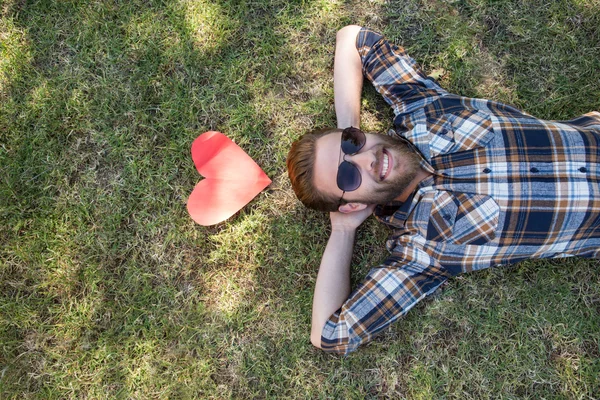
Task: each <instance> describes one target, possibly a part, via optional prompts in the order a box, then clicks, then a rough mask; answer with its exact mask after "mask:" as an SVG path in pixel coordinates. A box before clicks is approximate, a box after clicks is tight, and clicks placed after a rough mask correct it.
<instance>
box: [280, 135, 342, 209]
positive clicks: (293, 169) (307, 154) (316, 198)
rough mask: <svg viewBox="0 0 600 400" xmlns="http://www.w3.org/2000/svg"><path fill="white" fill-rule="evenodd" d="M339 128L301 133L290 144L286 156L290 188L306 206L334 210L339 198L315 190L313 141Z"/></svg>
mask: <svg viewBox="0 0 600 400" xmlns="http://www.w3.org/2000/svg"><path fill="white" fill-rule="evenodd" d="M334 132H339V129H335V128H326V129H317V130H315V131H312V132H309V133H306V134H304V135H302V136H301V137H300V138H299V139H298V140H297V141H295V142H294V143H293V144H292V147H291V148H290V152H289V153H288V157H287V161H286V163H287V169H288V175H289V176H290V181H291V182H292V188H293V189H294V192H295V193H296V196H297V197H298V199H299V200H300V201H301V202H302V203H304V205H305V206H306V207H309V208H312V209H315V210H319V211H336V210H337V208H338V206H339V204H338V201H339V199H338V198H336V197H334V196H331V195H328V194H325V193H322V192H320V191H318V190H317V188H316V187H315V184H314V176H313V173H314V165H315V157H316V156H315V153H316V151H315V150H316V149H315V143H316V142H317V139H319V138H321V137H323V136H325V135H328V134H330V133H334Z"/></svg>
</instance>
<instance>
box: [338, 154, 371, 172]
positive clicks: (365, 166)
mask: <svg viewBox="0 0 600 400" xmlns="http://www.w3.org/2000/svg"><path fill="white" fill-rule="evenodd" d="M344 160H346V161H350V162H352V163H353V164H354V165H356V166H358V167H359V168H360V169H361V170H363V171H366V172H373V171H374V170H375V166H376V164H377V157H376V155H375V152H374V151H371V150H367V151H361V152H359V153H356V154H352V155H350V154H346V155H345V157H344Z"/></svg>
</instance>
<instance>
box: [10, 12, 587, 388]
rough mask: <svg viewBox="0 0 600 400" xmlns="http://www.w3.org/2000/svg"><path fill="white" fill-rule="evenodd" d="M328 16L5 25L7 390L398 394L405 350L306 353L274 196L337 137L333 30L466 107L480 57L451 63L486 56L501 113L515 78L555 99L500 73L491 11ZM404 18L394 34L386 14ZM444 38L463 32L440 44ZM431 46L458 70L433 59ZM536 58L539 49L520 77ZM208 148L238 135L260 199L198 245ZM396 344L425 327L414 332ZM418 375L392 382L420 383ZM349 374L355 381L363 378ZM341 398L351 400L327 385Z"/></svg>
mask: <svg viewBox="0 0 600 400" xmlns="http://www.w3.org/2000/svg"><path fill="white" fill-rule="evenodd" d="M7 4H8V3H7ZM328 4H329V3H327V4H325V3H323V2H318V1H313V2H310V1H295V2H285V1H279V2H277V1H275V2H270V3H269V4H263V3H259V2H252V3H248V2H243V1H239V2H238V1H217V2H178V1H162V2H159V1H155V2H145V1H135V2H125V3H123V2H101V3H99V2H93V3H89V2H77V1H69V2H54V3H48V2H31V3H29V2H21V1H13V2H10V4H9V5H8V6H5V8H4V9H3V10H2V12H3V14H2V16H3V19H5V20H6V21H10V24H12V25H10V26H11V27H10V29H12V30H13V31H14V32H17V33H18V34H17V37H18V38H19V42H18V43H16V44H14V45H13V46H14V47H13V48H14V49H17V50H18V51H19V52H20V53H18V54H17V56H18V57H20V58H18V60H17V61H18V62H17V63H16V64H15V65H16V66H17V67H16V68H15V69H14V70H11V72H10V75H9V78H10V79H9V80H8V81H7V82H8V83H7V86H4V87H2V93H1V95H2V100H3V105H2V106H0V110H1V111H0V112H1V117H2V118H0V135H1V136H0V138H1V143H0V144H1V146H0V171H1V172H2V178H1V179H2V181H1V182H2V183H1V184H0V190H1V191H2V196H0V197H1V199H0V210H1V211H0V217H1V219H2V224H1V225H2V227H0V235H1V236H0V240H1V242H2V245H3V253H2V263H3V266H2V268H3V269H2V271H1V273H2V275H1V276H2V280H1V282H0V285H1V291H2V301H3V307H2V308H3V316H2V319H3V324H2V328H1V329H2V331H1V335H2V338H3V342H4V345H3V347H2V356H3V358H4V359H5V360H10V361H9V363H8V364H7V367H6V368H5V369H4V370H3V373H2V377H1V378H0V383H1V385H2V389H1V390H2V391H3V392H5V393H8V394H9V395H11V394H12V395H15V394H16V393H19V394H29V395H33V394H36V393H39V394H40V395H42V396H46V397H68V396H88V397H105V396H116V397H160V396H161V395H165V393H166V396H170V397H185V396H194V395H195V396H199V395H203V394H209V395H210V396H213V397H219V396H220V397H228V396H231V395H236V396H241V395H250V396H251V395H253V394H256V395H259V396H260V395H262V396H267V395H272V394H274V393H275V394H277V393H278V394H281V393H287V394H289V395H290V396H294V395H298V393H302V392H301V390H302V389H303V386H304V384H305V383H307V382H309V383H311V382H313V383H314V382H317V383H320V385H318V386H316V388H315V389H314V392H313V393H314V395H315V397H316V396H318V395H319V392H318V391H319V390H320V389H322V388H323V385H325V386H332V387H333V388H332V389H330V390H331V391H330V392H328V393H331V394H332V396H335V397H348V396H351V395H356V396H360V395H365V394H371V395H376V394H382V393H383V394H385V393H386V392H385V391H386V390H389V391H388V393H392V391H391V390H392V389H390V388H394V387H395V386H394V385H389V386H388V389H386V388H385V387H384V386H385V385H384V384H383V383H382V384H381V385H379V386H377V385H375V384H373V382H376V381H377V379H378V378H379V379H380V380H379V381H382V379H381V378H383V380H385V379H392V377H391V376H387V375H385V370H386V369H387V370H393V368H394V365H396V364H394V362H395V360H392V358H393V356H395V355H396V353H399V352H401V351H407V350H411V346H413V342H410V340H411V338H408V337H407V336H410V335H409V334H407V333H405V332H404V331H401V332H404V333H402V334H401V335H399V337H400V338H401V339H402V338H403V339H402V340H401V342H402V343H400V344H395V343H387V344H382V343H381V342H378V343H376V344H375V345H374V346H373V347H372V348H371V349H369V350H366V352H365V355H364V356H360V355H358V356H354V358H353V359H351V360H350V361H345V360H340V359H336V358H328V357H327V356H324V355H320V353H318V352H315V351H314V350H312V348H311V347H310V345H308V335H307V332H308V327H309V324H310V321H309V319H310V315H309V314H310V312H309V310H310V301H311V297H312V286H313V282H314V278H315V275H316V264H317V263H318V261H319V259H320V255H321V252H322V249H323V248H324V244H325V241H326V239H327V229H328V224H327V220H326V218H325V217H324V216H322V215H318V214H315V213H312V212H309V211H306V210H304V209H303V208H301V206H299V205H298V203H297V202H295V200H293V197H289V196H291V194H290V193H291V192H290V188H289V184H288V183H287V180H286V177H285V170H284V159H285V156H286V154H287V148H288V147H289V144H290V143H291V141H292V140H293V139H294V138H295V137H296V136H298V134H299V133H300V132H301V131H304V130H308V129H310V128H311V127H314V126H322V125H329V124H332V123H333V108H332V92H331V76H330V73H331V65H332V61H331V54H332V51H333V40H334V36H335V31H336V29H338V28H340V27H341V26H342V25H343V24H346V23H361V24H362V23H365V24H369V25H370V23H371V22H372V23H373V24H375V25H376V28H383V27H385V26H388V28H387V32H389V33H390V32H391V33H392V34H393V35H396V37H401V38H404V37H407V38H414V39H415V41H414V42H413V44H412V45H411V46H412V47H414V49H415V50H416V57H415V58H417V59H419V58H420V57H419V56H420V55H425V54H426V52H428V51H430V50H432V52H433V54H434V55H433V56H429V58H426V63H427V64H428V65H436V63H438V62H439V63H441V65H443V66H444V67H445V68H446V69H448V70H449V71H451V74H452V75H451V77H450V78H448V81H447V82H448V83H450V85H451V86H452V87H453V88H454V89H457V90H458V91H461V90H464V91H466V93H464V92H463V94H471V93H477V92H471V91H470V90H473V89H470V88H469V89H467V86H470V84H471V83H475V84H479V83H481V81H480V80H478V79H479V78H472V76H473V75H475V76H477V75H478V73H479V72H481V71H482V70H483V69H485V65H486V64H485V63H483V64H479V61H477V59H476V57H477V56H478V54H479V53H477V51H475V50H474V51H475V53H474V54H471V53H469V52H468V51H470V50H469V49H476V50H477V49H478V48H479V47H477V44H478V43H480V42H481V40H483V42H482V43H484V44H486V46H487V50H485V49H484V50H481V51H485V52H487V53H486V54H489V56H486V57H488V58H489V59H499V60H501V61H500V64H499V65H500V74H501V76H503V77H504V78H502V79H505V81H501V82H500V84H501V86H503V87H504V88H508V89H506V90H507V93H508V94H506V96H507V97H511V98H513V97H514V99H515V100H516V102H517V103H519V102H520V101H521V102H528V101H533V99H535V97H526V96H524V95H523V94H521V89H519V85H524V82H521V83H518V84H517V83H513V78H514V77H513V75H518V76H521V75H520V74H521V73H522V72H519V71H521V70H523V69H524V70H525V71H526V72H525V74H524V75H523V76H525V77H526V78H525V80H526V79H529V77H531V76H536V75H544V76H545V78H544V79H546V80H544V81H543V82H555V81H559V80H560V79H559V78H560V76H561V75H560V73H562V72H561V71H560V70H558V69H550V70H549V71H545V70H544V69H541V68H538V67H536V66H535V64H536V62H535V61H530V62H527V63H526V64H525V66H526V67H527V68H524V67H522V64H518V65H517V67H510V65H511V64H510V63H511V62H515V61H511V59H510V56H511V54H513V53H514V54H515V55H517V56H518V57H522V56H523V57H524V56H525V54H523V52H526V51H527V48H529V46H526V47H527V48H526V49H525V50H523V49H522V48H521V47H518V44H519V42H518V40H516V39H515V40H514V47H509V48H508V50H506V48H504V47H500V46H498V47H496V46H495V44H494V41H495V40H497V39H501V38H503V37H504V36H502V35H504V34H506V35H508V33H506V32H512V31H513V30H514V29H512V30H511V28H510V26H511V24H512V22H511V21H506V20H504V19H503V18H504V9H503V8H502V7H505V6H502V5H501V6H498V7H497V8H492V10H491V11H489V10H487V9H485V8H481V9H478V8H474V9H468V7H466V5H464V4H463V3H460V4H457V5H456V6H454V5H448V4H449V3H444V4H441V3H439V4H438V3H435V4H433V5H432V4H429V5H427V4H425V2H424V3H422V4H421V3H418V2H391V3H389V4H388V8H386V9H384V11H382V10H381V9H380V8H379V7H378V6H371V5H370V4H367V3H366V2H349V3H347V4H345V5H344V7H345V8H344V9H342V10H341V11H340V10H336V9H335V5H331V10H330V9H328V8H327V7H330V6H329V5H328ZM332 4H334V3H332ZM453 4H454V3H453ZM502 4H508V5H509V6H510V4H512V3H502ZM422 5H423V6H427V7H429V8H428V9H427V10H428V11H426V12H425V11H423V10H421V9H420V8H419V6H422ZM355 6H356V8H355ZM438 6H439V7H438ZM320 7H321V8H320ZM411 7H412V8H414V12H413V13H412V14H410V15H408V16H407V15H406V13H405V12H404V11H403V13H402V14H401V15H395V14H394V11H393V10H395V9H398V10H410V9H411ZM448 7H449V8H448ZM461 7H462V8H461ZM506 7H508V6H506ZM385 10H388V11H385ZM444 10H446V11H448V10H449V12H448V13H445V11H444ZM452 10H456V14H455V12H454V11H452ZM511 10H512V8H511ZM338 11H339V12H338ZM385 13H389V15H390V16H389V21H390V24H386V23H385V22H386V19H385V18H383V17H382V16H383V15H384V14H385ZM444 13H445V14H444ZM489 15H491V17H489ZM424 16H428V17H429V18H430V19H431V20H430V21H429V22H427V21H426V19H425V17H424ZM488 17H489V18H491V19H492V20H494V18H498V19H499V21H498V22H494V23H493V24H497V25H498V26H499V27H501V28H498V30H497V31H494V30H493V29H492V30H490V32H487V31H486V30H485V28H484V26H483V25H481V23H482V22H481V21H482V20H483V21H486V20H487V19H486V18H488ZM395 18H398V19H395ZM444 18H445V19H444ZM471 20H475V21H479V24H475V25H474V26H471V25H470V22H471ZM586 21H587V20H586ZM404 22H408V24H405V23H404ZM456 24H459V25H460V26H463V27H464V28H463V29H456V30H452V28H453V27H455V26H457V25H456ZM582 24H583V25H582V26H584V27H586V28H584V30H589V31H590V33H587V34H586V35H591V36H590V39H589V42H585V43H586V44H584V46H583V48H584V49H589V48H590V46H591V44H592V41H593V38H594V37H597V36H594V35H597V30H594V28H593V27H591V25H589V22H585V21H584V22H582ZM494 26H496V25H494ZM7 29H8V28H7ZM536 29H538V28H536ZM539 29H541V28H539ZM540 31H541V30H540ZM494 32H496V33H494ZM531 32H533V33H535V32H536V30H535V29H534V30H532V31H531ZM512 34H514V33H512ZM533 36H534V35H533ZM533 36H532V38H530V40H533ZM586 37H587V36H586ZM482 38H483V39H482ZM436 40H437V41H439V42H436ZM527 43H531V42H527ZM474 44H475V47H472V46H473V45H474ZM446 46H449V47H451V48H452V49H453V51H451V52H448V53H446V52H445V50H444V49H445V47H446ZM461 46H462V47H461ZM465 49H467V50H468V51H467V53H464V52H463V50H465ZM481 49H483V48H481ZM562 51H563V52H566V50H562ZM436 54H437V55H439V56H436ZM544 54H546V52H545V51H544V52H536V53H535V56H534V58H533V60H536V59H538V58H542V57H543V55H544ZM436 57H438V58H436ZM505 57H509V58H508V61H502V60H503V59H504V58H505ZM536 57H537V58H536ZM578 62H579V63H582V62H583V61H578ZM463 64H464V65H463ZM519 65H521V67H519ZM591 65H592V66H593V65H594V64H591ZM511 68H513V69H514V72H511ZM592 76H597V75H592ZM471 79H474V81H471ZM504 82H506V84H505V83H504ZM543 82H542V84H545V83H543ZM596 82H598V80H596ZM577 87H578V88H580V89H581V88H582V86H577ZM583 87H584V89H585V86H583ZM590 88H591V89H590ZM513 89H514V92H510V91H512V90H513ZM588 89H590V90H592V92H590V93H593V90H594V88H593V86H591V87H589V88H588ZM477 90H487V89H485V88H484V89H477ZM576 90H578V89H576ZM586 90H587V89H586ZM483 93H486V92H483ZM514 93H516V94H514ZM585 93H587V92H585ZM500 95H501V96H503V94H502V92H500ZM371 97H372V96H371ZM500 100H503V99H502V98H501V99H500ZM367 102H368V103H372V105H370V106H368V107H367V110H366V112H367V113H371V114H372V115H374V117H373V120H378V119H380V118H381V115H386V113H389V111H388V110H387V108H386V110H385V111H382V112H381V113H379V110H380V109H381V108H382V107H385V106H384V105H383V104H382V103H381V102H377V101H367ZM561 104H562V105H561ZM596 104H597V103H596ZM579 106H580V107H582V108H583V107H584V106H585V104H583V103H580V105H579ZM553 107H555V108H552V109H551V110H549V111H548V113H549V114H554V113H557V115H560V112H563V111H562V109H561V107H565V105H564V103H556V105H554V106H553ZM569 112H570V111H569ZM373 124H376V122H373ZM209 129H217V130H221V131H223V132H225V133H226V134H228V135H229V136H231V137H232V138H234V139H235V140H236V141H237V142H238V143H239V144H240V145H241V146H242V147H243V148H244V149H246V150H247V151H248V152H249V153H250V155H251V156H252V157H254V158H255V159H256V160H257V161H258V162H259V164H260V165H261V166H262V167H263V168H264V169H265V170H266V171H267V173H268V174H269V175H270V176H271V177H272V178H274V184H273V185H272V186H271V188H270V189H268V190H267V191H265V192H264V193H262V194H261V195H260V196H258V197H257V199H255V200H254V201H253V202H252V203H251V204H250V205H249V206H247V207H246V208H245V209H244V210H243V211H242V212H240V213H238V214H236V215H235V216H234V217H233V218H232V219H231V220H230V221H228V222H225V223H223V224H220V225H218V226H215V227H210V228H201V227H197V226H195V225H194V224H193V223H192V222H191V221H190V219H189V218H188V216H187V214H186V211H185V201H186V199H187V195H188V194H189V192H190V191H191V189H192V188H193V186H194V184H195V183H196V181H197V180H198V179H199V177H198V175H197V173H196V172H195V170H194V167H193V165H192V162H191V160H190V157H189V146H190V144H191V142H192V140H193V139H194V138H195V137H196V136H197V135H198V134H199V133H201V132H203V131H205V130H209ZM369 229H371V230H372V231H373V232H375V230H376V229H377V228H376V227H374V226H372V227H370V228H369ZM370 236H375V235H369V234H362V240H361V244H359V247H360V249H361V250H360V251H359V254H358V259H357V261H358V263H359V264H360V265H361V268H364V269H366V268H368V266H369V265H370V264H372V263H374V262H375V263H376V262H378V261H379V259H374V258H376V257H377V256H373V254H372V253H373V249H375V248H376V247H375V246H376V245H377V243H376V242H374V241H372V240H373V239H371V238H370ZM370 240H371V241H370ZM380 254H381V253H379V252H377V255H380ZM358 275H360V274H356V275H355V276H354V277H355V278H356V279H359V276H358ZM417 311H419V310H417ZM433 315H434V316H435V312H433ZM430 320H431V319H430ZM455 323H456V324H457V326H459V325H460V323H461V321H458V322H455ZM408 327H409V328H406V329H409V330H410V329H411V327H412V328H416V330H424V328H426V327H424V325H423V323H421V322H419V318H418V317H413V318H412V319H411V320H409V325H408ZM465 329H466V328H465ZM426 339H427V337H426V335H425V338H424V339H422V341H423V342H426ZM442 342H443V341H442V340H441V339H440V340H438V341H437V342H435V343H438V344H440V343H442ZM407 343H408V344H407ZM417 344H418V343H417ZM417 344H415V345H414V346H415V347H418V346H417ZM454 344H456V343H454ZM394 346H396V347H394ZM440 346H441V344H440ZM456 347H457V348H458V345H456ZM380 349H387V350H389V349H391V350H390V352H388V353H386V354H387V357H388V358H387V359H386V356H385V355H384V357H374V356H373V352H374V351H377V350H380ZM413 350H414V349H413ZM428 356H430V353H427V352H424V356H423V357H425V358H426V357H428ZM382 359H383V360H384V361H381V360H382ZM315 360H317V361H315ZM385 360H386V361H385ZM381 362H383V364H381ZM440 362H441V363H443V362H446V363H447V360H444V359H442V360H440ZM386 363H387V364H386ZM415 363H417V364H418V361H417V360H414V359H412V360H411V359H408V360H405V361H403V362H402V366H403V367H405V366H406V367H407V369H408V368H409V367H411V366H414V369H415V370H418V369H420V368H424V367H423V366H422V365H420V364H418V365H417V364H415ZM382 365H383V367H385V366H390V368H383V367H382ZM365 369H369V370H370V372H369V373H368V374H365V375H364V378H365V379H362V375H361V374H362V371H363V370H365ZM315 370H316V371H317V372H316V373H315V372H314V371H315ZM281 371H283V372H281ZM438 372H439V371H438ZM428 373H431V374H435V371H434V372H431V370H430V371H425V372H423V374H424V375H426V374H428ZM492 376H493V374H492ZM337 379H339V380H340V381H341V382H346V383H347V384H348V385H347V389H340V386H335V385H336V380H337ZM393 379H396V380H397V381H400V384H402V383H403V381H402V379H403V378H398V377H395V378H393ZM404 379H406V381H405V382H404V383H406V382H408V381H409V380H410V379H411V378H410V377H408V378H404ZM365 380H368V381H370V382H371V383H370V384H369V385H367V384H366V383H365ZM384 383H385V384H386V385H387V384H388V383H389V382H384ZM307 385H308V384H307ZM400 386H401V385H400ZM405 387H410V385H405ZM365 388H366V389H365ZM344 390H347V392H346V391H344ZM365 390H367V391H369V392H368V393H366V392H365ZM403 390H405V389H403ZM439 390H441V389H439ZM437 393H440V392H437ZM336 395H339V396H336ZM345 395H348V396H345ZM363 397H364V396H363Z"/></svg>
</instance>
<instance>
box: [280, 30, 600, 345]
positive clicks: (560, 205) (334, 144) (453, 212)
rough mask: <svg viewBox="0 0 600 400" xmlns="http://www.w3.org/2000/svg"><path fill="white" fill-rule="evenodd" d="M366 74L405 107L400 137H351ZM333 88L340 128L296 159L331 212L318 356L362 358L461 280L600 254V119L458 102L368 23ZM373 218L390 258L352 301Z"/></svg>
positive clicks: (293, 171) (307, 139) (297, 146)
mask: <svg viewBox="0 0 600 400" xmlns="http://www.w3.org/2000/svg"><path fill="white" fill-rule="evenodd" d="M363 75H364V76H365V77H366V78H367V79H368V80H369V81H371V83H372V84H373V85H374V87H375V88H376V89H377V91H378V92H379V93H380V94H381V95H382V96H383V97H384V98H385V100H386V101H387V102H388V103H389V104H390V105H391V106H392V107H393V109H394V113H395V119H394V125H395V132H392V133H391V135H390V136H383V135H376V134H364V133H362V132H361V131H360V130H358V129H356V128H353V127H358V126H360V97H361V91H362V82H363ZM334 93H335V108H336V116H337V121H338V127H339V128H343V129H331V130H326V131H318V132H315V133H312V134H308V135H304V136H303V137H302V138H300V139H299V140H298V141H297V142H296V143H294V145H293V146H292V148H291V150H290V154H289V156H288V161H287V163H288V171H289V175H290V180H291V182H292V186H293V188H294V191H295V192H296V194H297V196H298V198H299V199H300V200H302V202H303V203H304V204H306V205H307V206H309V207H312V208H315V209H319V210H323V211H331V213H330V218H331V227H332V228H331V236H330V238H329V241H328V243H327V246H326V249H325V252H324V254H323V258H322V261H321V265H320V269H319V273H318V276H317V282H316V286H315V294H314V300H313V315H312V331H311V342H312V343H313V344H314V345H315V346H316V347H319V348H322V349H323V350H326V351H334V352H339V353H348V352H350V351H353V350H355V349H356V348H357V347H358V346H359V345H360V344H362V343H365V342H367V341H369V340H370V339H371V338H372V337H373V336H374V335H375V334H377V333H378V332H380V331H381V330H383V329H384V328H386V327H387V326H389V325H390V324H391V323H392V322H394V321H395V320H397V319H398V318H399V317H401V316H402V315H404V314H406V312H407V311H408V310H409V309H410V308H411V307H412V306H414V305H415V304H416V303H417V302H418V301H420V300H421V299H423V298H424V297H425V296H427V295H429V294H431V293H432V292H434V291H435V290H436V289H437V288H438V287H439V286H440V285H442V284H443V283H444V282H445V281H446V280H447V279H448V278H450V277H452V276H454V275H457V274H460V273H465V272H470V271H474V270H479V269H483V268H488V267H491V266H495V265H500V264H513V263H516V262H519V261H521V260H524V259H527V258H551V257H568V256H575V255H577V256H583V257H594V258H598V256H599V255H600V175H599V172H600V147H599V146H598V141H599V139H600V113H597V112H594V113H589V114H586V115H584V116H581V117H579V118H576V119H574V120H571V121H565V122H556V121H542V120H539V119H537V118H534V117H532V116H530V115H528V114H526V113H524V112H522V111H519V110H517V109H514V108H512V107H510V106H507V105H504V104H500V103H497V102H493V101H489V100H483V99H470V98H465V97H461V96H457V95H453V94H450V93H448V92H446V91H445V90H443V89H442V88H441V87H440V86H439V85H438V84H437V83H436V82H435V81H434V80H433V79H431V78H427V77H426V76H425V74H424V73H423V71H422V70H421V69H420V67H419V66H418V65H417V64H416V63H415V61H414V60H412V59H411V58H410V57H408V56H407V55H406V53H405V52H404V50H403V49H401V48H398V47H396V46H394V45H392V44H390V43H389V42H387V41H386V40H385V39H384V38H383V37H381V35H379V34H378V33H376V32H373V31H370V30H368V29H365V28H361V27H359V26H348V27H345V28H343V29H342V30H340V31H339V32H338V35H337V44H336V51H335V66H334ZM376 205H378V206H377V207H376ZM373 210H375V215H376V217H377V218H378V219H379V220H380V221H381V222H383V223H384V224H386V225H388V226H390V227H391V228H392V229H393V233H392V235H391V236H390V238H389V240H388V241H387V248H388V250H389V251H390V253H391V254H390V256H389V257H388V258H387V259H386V260H385V261H384V262H383V263H382V264H381V265H379V266H378V267H376V268H373V269H372V270H371V271H370V272H369V274H368V275H367V277H366V278H365V280H364V281H363V282H361V283H360V284H359V286H358V287H357V288H356V289H355V290H354V292H352V294H350V283H349V269H350V261H351V258H352V252H353V243H354V236H355V231H356V229H357V227H358V226H359V225H360V224H361V223H362V222H363V221H364V220H365V219H366V218H367V217H368V216H369V215H370V214H371V213H372V212H373Z"/></svg>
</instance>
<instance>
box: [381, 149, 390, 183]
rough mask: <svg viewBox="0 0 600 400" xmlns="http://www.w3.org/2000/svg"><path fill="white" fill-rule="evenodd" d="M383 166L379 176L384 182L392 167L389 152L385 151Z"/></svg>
mask: <svg viewBox="0 0 600 400" xmlns="http://www.w3.org/2000/svg"><path fill="white" fill-rule="evenodd" d="M381 164H382V166H381V174H380V175H379V178H380V179H381V180H384V179H385V177H386V176H387V173H388V170H389V167H390V157H389V155H388V153H387V151H385V149H384V150H383V155H382V163H381Z"/></svg>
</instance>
